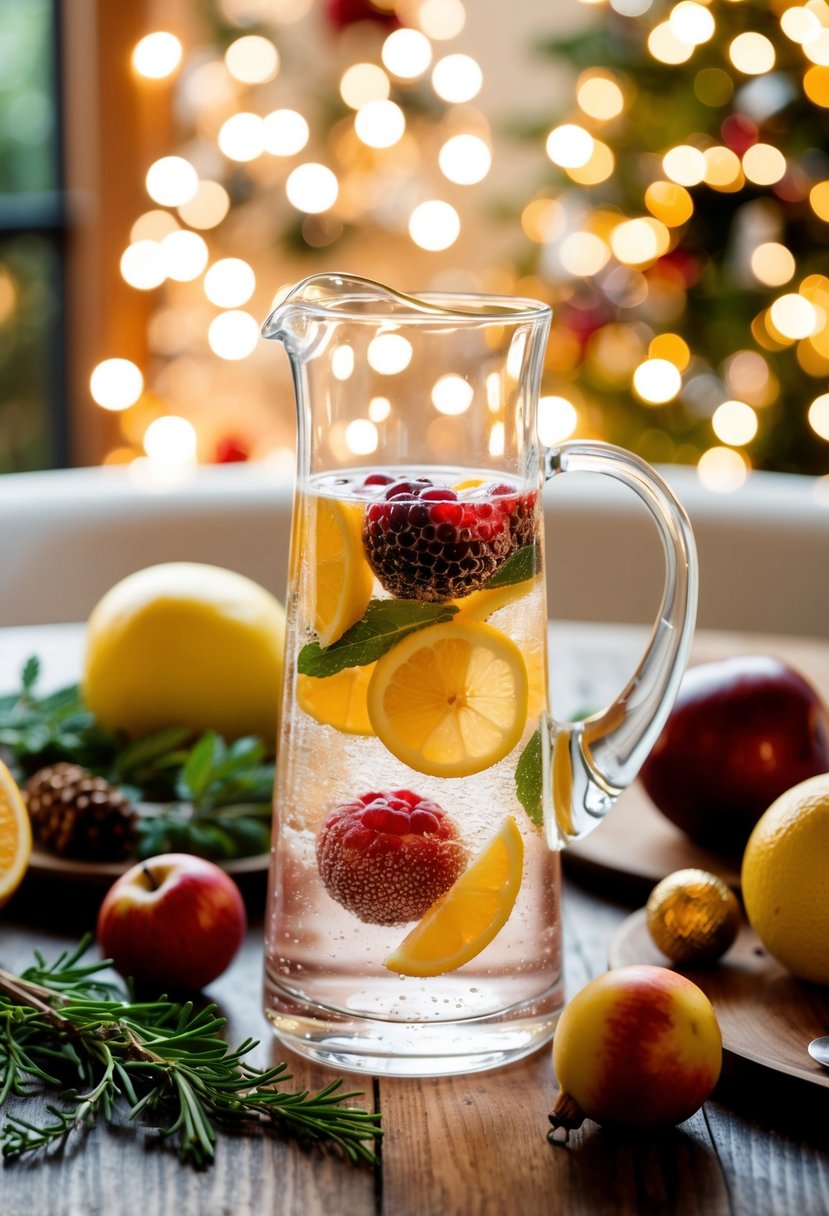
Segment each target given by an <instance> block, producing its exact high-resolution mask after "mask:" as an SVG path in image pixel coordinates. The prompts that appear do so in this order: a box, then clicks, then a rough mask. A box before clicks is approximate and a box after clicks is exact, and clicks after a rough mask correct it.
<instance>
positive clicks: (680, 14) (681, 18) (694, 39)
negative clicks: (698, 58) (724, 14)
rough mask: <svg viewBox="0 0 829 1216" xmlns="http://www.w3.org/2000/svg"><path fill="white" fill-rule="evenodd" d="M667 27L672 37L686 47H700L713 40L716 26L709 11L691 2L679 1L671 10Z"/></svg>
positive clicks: (703, 6)
mask: <svg viewBox="0 0 829 1216" xmlns="http://www.w3.org/2000/svg"><path fill="white" fill-rule="evenodd" d="M668 25H669V27H670V30H671V33H672V34H673V36H674V37H675V38H676V39H678V40H679V41H680V42H684V43H685V44H686V45H687V46H701V45H702V43H703V42H708V41H709V39H711V38H713V36H714V30H715V29H716V24H715V22H714V18H713V16H712V15H711V10H710V9H707V8H706V7H705V5H704V4H695V3H693V0H680V2H679V4H675V5H674V7H673V8H672V9H671V12H670V16H669V17H668Z"/></svg>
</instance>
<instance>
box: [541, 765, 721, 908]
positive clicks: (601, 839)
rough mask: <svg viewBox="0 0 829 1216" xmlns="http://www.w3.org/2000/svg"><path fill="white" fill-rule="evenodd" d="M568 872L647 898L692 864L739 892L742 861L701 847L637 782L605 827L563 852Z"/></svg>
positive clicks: (618, 805) (628, 791)
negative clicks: (669, 875) (663, 881)
mask: <svg viewBox="0 0 829 1216" xmlns="http://www.w3.org/2000/svg"><path fill="white" fill-rule="evenodd" d="M562 859H563V861H564V864H565V866H566V867H567V868H568V869H572V870H573V871H576V872H578V873H580V874H582V875H584V877H585V878H587V879H588V880H590V881H596V882H598V883H599V885H605V886H606V887H607V888H608V889H609V891H610V889H613V890H615V891H619V889H620V888H625V891H626V892H627V891H629V892H630V893H631V894H635V895H636V896H637V897H641V898H642V899H645V898H646V897H647V896H648V894H649V893H650V892H651V891H652V890H653V888H654V887H655V886H656V884H657V883H658V882H659V881H660V880H661V879H663V878H664V877H665V876H666V875H667V874H672V873H673V872H674V870H683V869H685V868H686V867H687V866H694V867H696V868H698V869H701V870H708V871H709V873H711V874H716V875H718V877H720V878H722V879H723V881H724V882H727V883H728V885H729V886H730V887H731V888H732V889H733V890H735V891H736V890H738V889H739V885H740V873H739V869H738V863H736V862H733V861H729V860H728V859H727V858H724V857H720V856H718V855H717V854H715V853H709V852H708V851H707V850H705V849H701V848H699V847H698V846H697V845H695V844H694V843H693V841H691V840H689V839H688V837H687V836H686V835H685V834H684V833H683V832H680V830H679V828H677V827H674V825H673V824H672V823H671V822H670V820H669V819H666V818H665V816H664V815H663V814H662V813H661V812H660V811H658V810H657V809H656V807H655V806H654V805H653V803H652V802H651V800H650V798H648V796H647V794H646V793H645V791H644V789H643V788H642V786H641V785H639V783H638V782H637V783H636V784H635V785H633V786H631V788H630V789H629V790H626V791H625V793H624V794H623V795H622V797H621V798H620V799H619V801H618V803H617V804H616V806H615V807H613V809H612V810H611V811H610V812H609V814H608V816H607V818H606V819H605V821H604V823H602V824H600V825H599V827H597V828H596V830H595V831H594V832H591V833H590V835H589V836H586V837H585V838H584V840H581V841H579V843H578V844H574V845H570V847H569V848H567V849H565V850H564V852H563V853H562Z"/></svg>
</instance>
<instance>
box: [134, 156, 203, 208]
mask: <svg viewBox="0 0 829 1216" xmlns="http://www.w3.org/2000/svg"><path fill="white" fill-rule="evenodd" d="M145 184H146V187H147V193H148V194H149V196H150V198H151V199H152V200H153V202H156V203H159V204H160V205H161V206H162V207H180V206H181V204H182V203H187V202H189V201H190V199H191V198H193V196H194V195H195V193H196V191H197V190H198V188H199V178H198V174H197V173H196V170H195V169H194V168H193V166H192V165H191V164H190V162H189V160H185V159H184V157H183V156H162V157H161V159H160V160H157V161H154V162H153V164H151V165H150V167H149V169H148V170H147V176H146V178H145Z"/></svg>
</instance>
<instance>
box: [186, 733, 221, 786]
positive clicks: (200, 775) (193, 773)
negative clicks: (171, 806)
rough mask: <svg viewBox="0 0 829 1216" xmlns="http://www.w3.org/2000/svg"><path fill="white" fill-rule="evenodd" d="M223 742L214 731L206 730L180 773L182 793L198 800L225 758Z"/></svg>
mask: <svg viewBox="0 0 829 1216" xmlns="http://www.w3.org/2000/svg"><path fill="white" fill-rule="evenodd" d="M225 753H226V747H225V742H224V740H223V739H221V738H220V737H219V736H218V735H217V734H216V732H215V731H213V730H208V731H205V733H204V734H203V735H202V737H201V738H200V739H199V740H198V742H197V743H196V744H195V745H194V747H193V749H192V751H191V752H190V755H189V756H188V757H187V762H186V764H185V765H184V769H183V770H182V774H181V784H182V786H183V787H184V788H183V791H182V792H183V795H184V797H187V796H188V795H189V797H190V798H192V800H193V801H194V802H198V800H199V799H200V798H201V796H202V794H203V793H204V791H205V790H206V789H207V787H208V785H209V784H210V782H211V780H212V779H213V772H214V770H215V769H216V768H217V766H218V765H220V764H221V763H222V761H223V760H224V758H225Z"/></svg>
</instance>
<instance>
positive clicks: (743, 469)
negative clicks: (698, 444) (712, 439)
mask: <svg viewBox="0 0 829 1216" xmlns="http://www.w3.org/2000/svg"><path fill="white" fill-rule="evenodd" d="M697 476H698V477H699V479H700V481H701V482H702V484H703V485H704V486H705V488H706V490H713V491H714V493H716V494H730V493H733V491H735V490H739V488H740V486H741V485H743V484H744V483H745V480H746V477H747V476H748V464H747V462H746V459H745V457H744V456H743V454H742V453H741V452H735V450H734V449H733V448H721V447H714V448H709V449H708V450H707V451H706V452H703V453H702V455H701V456H700V458H699V461H698V463H697Z"/></svg>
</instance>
